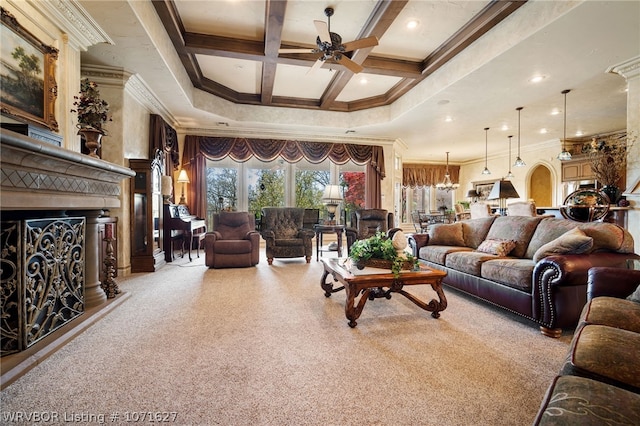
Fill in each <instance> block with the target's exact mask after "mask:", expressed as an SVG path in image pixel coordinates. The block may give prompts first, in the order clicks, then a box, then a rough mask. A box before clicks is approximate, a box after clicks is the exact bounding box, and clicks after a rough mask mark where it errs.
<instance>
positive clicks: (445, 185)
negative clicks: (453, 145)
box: [436, 151, 460, 192]
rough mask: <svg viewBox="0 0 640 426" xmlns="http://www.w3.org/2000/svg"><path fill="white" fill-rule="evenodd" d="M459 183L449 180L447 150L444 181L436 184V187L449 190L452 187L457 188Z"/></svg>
mask: <svg viewBox="0 0 640 426" xmlns="http://www.w3.org/2000/svg"><path fill="white" fill-rule="evenodd" d="M459 186H460V184H459V183H453V182H451V175H449V152H448V151H447V168H446V169H445V172H444V181H442V182H440V183H438V184H436V189H440V190H444V191H447V192H448V191H451V190H452V189H458V187H459Z"/></svg>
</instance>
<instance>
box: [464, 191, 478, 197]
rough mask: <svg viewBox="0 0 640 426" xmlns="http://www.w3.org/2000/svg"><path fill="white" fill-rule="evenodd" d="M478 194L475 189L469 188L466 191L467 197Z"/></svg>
mask: <svg viewBox="0 0 640 426" xmlns="http://www.w3.org/2000/svg"><path fill="white" fill-rule="evenodd" d="M477 196H478V192H477V191H476V190H475V189H470V190H469V192H467V198H476V197H477Z"/></svg>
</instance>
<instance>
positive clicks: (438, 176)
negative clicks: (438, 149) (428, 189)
mask: <svg viewBox="0 0 640 426" xmlns="http://www.w3.org/2000/svg"><path fill="white" fill-rule="evenodd" d="M446 169H447V167H446V166H444V165H440V164H406V163H405V164H403V166H402V185H403V186H406V187H411V188H417V187H422V186H435V185H436V184H438V183H440V182H442V181H444V174H445V173H446ZM449 176H450V177H451V181H452V182H454V183H458V182H459V181H460V166H452V165H449Z"/></svg>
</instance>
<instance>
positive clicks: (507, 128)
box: [500, 124, 509, 131]
mask: <svg viewBox="0 0 640 426" xmlns="http://www.w3.org/2000/svg"><path fill="white" fill-rule="evenodd" d="M500 130H502V131H507V130H509V126H507V125H506V124H503V125H502V127H500Z"/></svg>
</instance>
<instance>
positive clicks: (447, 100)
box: [438, 99, 449, 105]
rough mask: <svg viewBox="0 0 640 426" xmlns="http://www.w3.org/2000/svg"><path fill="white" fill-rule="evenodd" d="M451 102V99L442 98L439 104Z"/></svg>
mask: <svg viewBox="0 0 640 426" xmlns="http://www.w3.org/2000/svg"><path fill="white" fill-rule="evenodd" d="M448 103H449V99H442V100H439V101H438V105H446V104H448Z"/></svg>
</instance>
